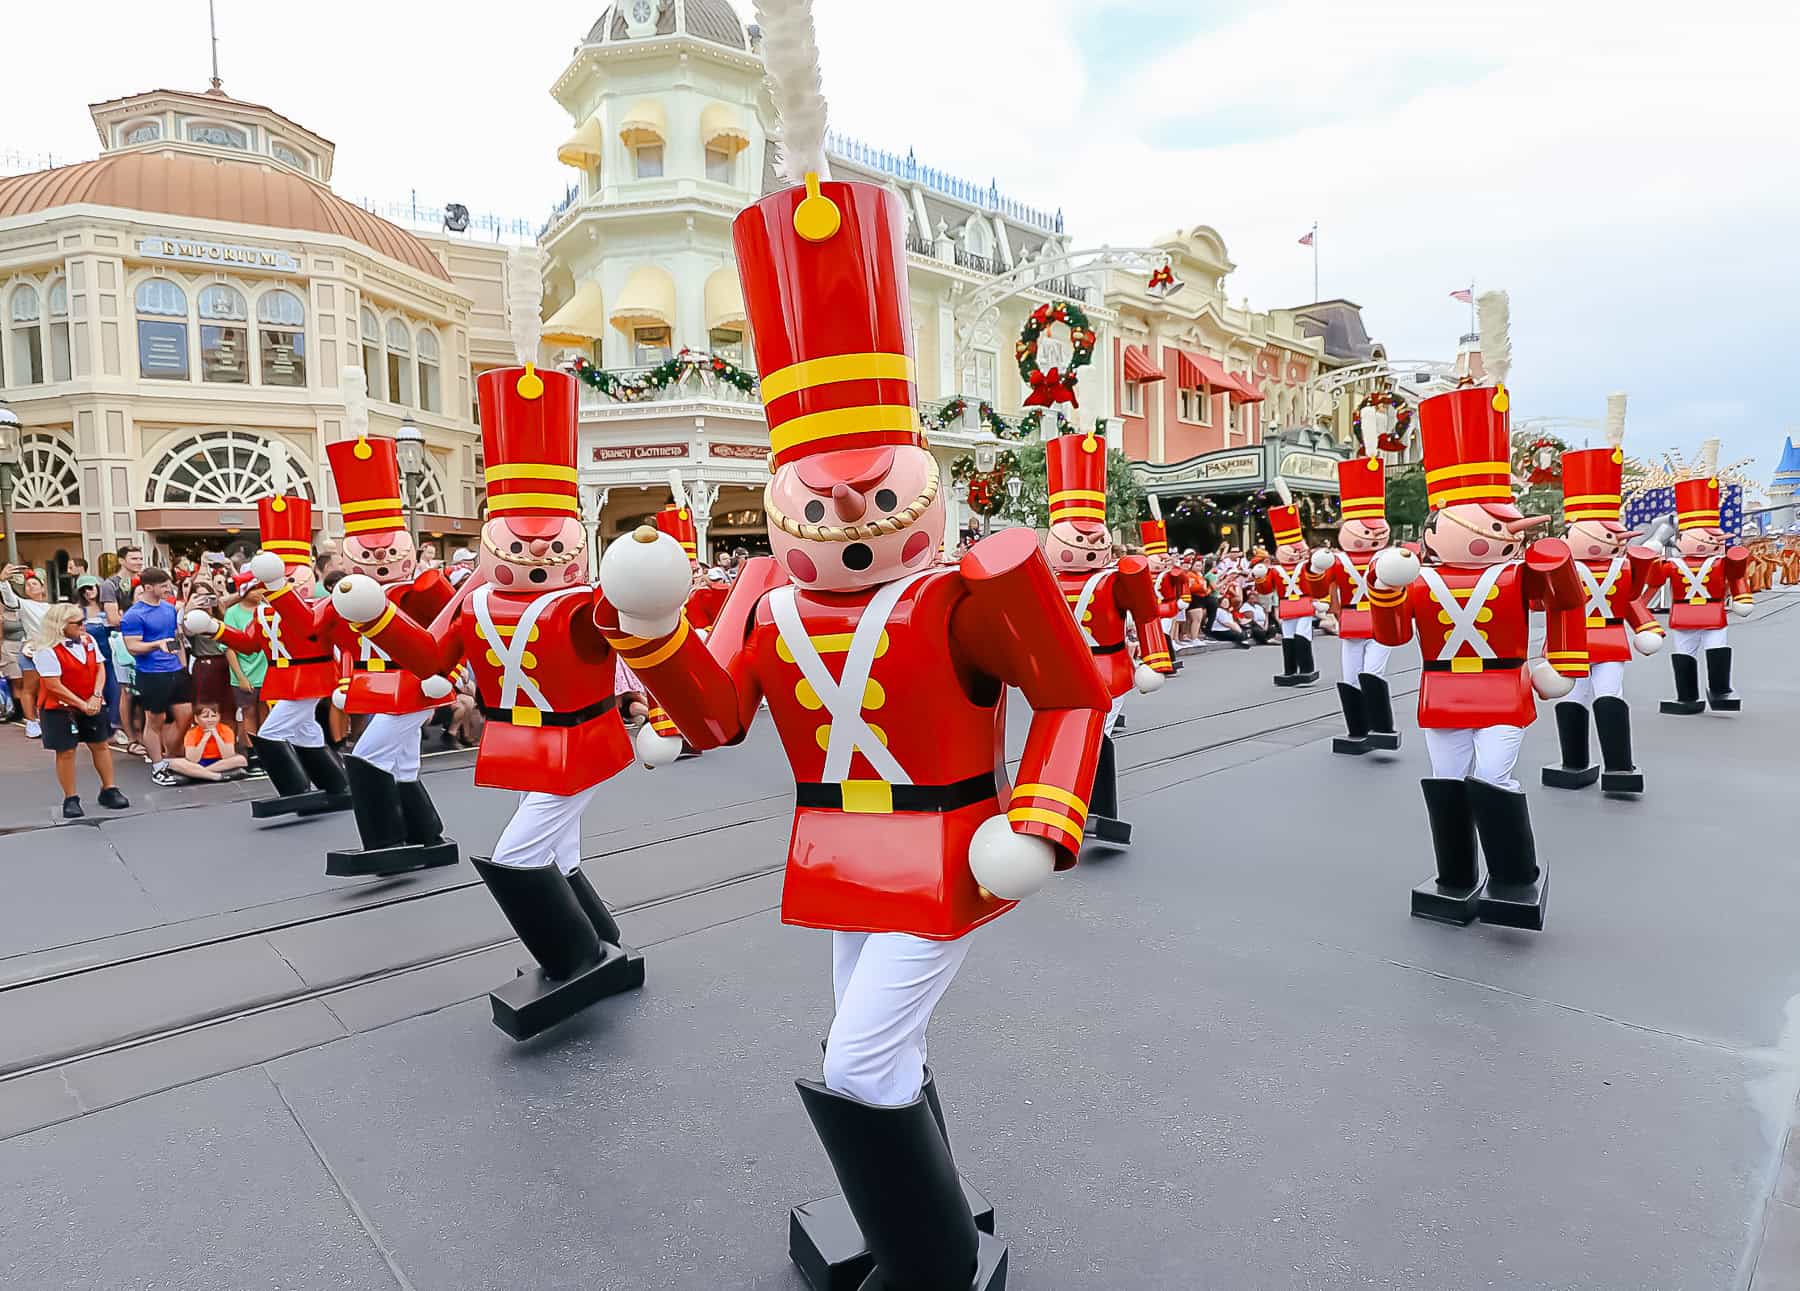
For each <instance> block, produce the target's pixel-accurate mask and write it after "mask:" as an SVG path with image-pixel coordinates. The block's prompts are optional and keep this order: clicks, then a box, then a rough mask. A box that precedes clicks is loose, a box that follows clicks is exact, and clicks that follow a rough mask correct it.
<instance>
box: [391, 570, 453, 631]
mask: <svg viewBox="0 0 1800 1291" xmlns="http://www.w3.org/2000/svg"><path fill="white" fill-rule="evenodd" d="M391 599H392V600H394V601H396V602H397V603H398V604H400V605H402V606H404V607H405V609H406V612H407V613H408V614H410V615H412V616H413V618H414V619H416V620H419V621H422V622H430V621H432V620H435V619H436V618H437V616H438V615H439V614H440V613H442V612H443V609H444V607H445V606H446V605H448V604H450V602H451V601H453V600H455V599H456V589H455V588H454V587H452V586H450V580H449V579H447V578H445V577H444V575H443V572H442V571H440V570H436V569H427V570H425V571H424V572H423V573H421V574H420V575H419V576H418V577H417V578H415V579H413V581H412V582H411V583H409V584H407V586H405V587H403V588H401V589H400V590H399V591H398V592H397V593H395V595H394V596H393V597H392V598H391Z"/></svg>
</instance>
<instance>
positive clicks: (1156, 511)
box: [1150, 493, 1162, 520]
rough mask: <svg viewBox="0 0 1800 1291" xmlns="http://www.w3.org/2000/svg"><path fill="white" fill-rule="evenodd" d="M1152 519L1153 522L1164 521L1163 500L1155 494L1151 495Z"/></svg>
mask: <svg viewBox="0 0 1800 1291" xmlns="http://www.w3.org/2000/svg"><path fill="white" fill-rule="evenodd" d="M1150 518H1151V519H1152V520H1160V519H1162V499H1161V498H1159V497H1157V496H1156V494H1154V493H1152V494H1151V495H1150Z"/></svg>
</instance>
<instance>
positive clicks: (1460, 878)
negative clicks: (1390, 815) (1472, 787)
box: [1412, 776, 1481, 924]
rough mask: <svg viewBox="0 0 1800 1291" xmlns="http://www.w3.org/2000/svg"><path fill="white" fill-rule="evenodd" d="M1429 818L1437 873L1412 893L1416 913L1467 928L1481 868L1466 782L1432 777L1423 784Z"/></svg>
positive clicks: (1422, 782)
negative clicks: (1476, 854) (1478, 860)
mask: <svg viewBox="0 0 1800 1291" xmlns="http://www.w3.org/2000/svg"><path fill="white" fill-rule="evenodd" d="M1419 786H1420V788H1422V789H1424V791H1425V816H1426V818H1427V819H1428V820H1429V821H1430V822H1431V850H1432V852H1433V853H1434V854H1435V855H1436V858H1437V875H1436V877H1435V878H1430V879H1426V880H1425V882H1423V883H1421V884H1419V886H1418V887H1416V888H1414V889H1413V890H1412V912H1413V914H1415V915H1417V916H1418V917H1419V918H1421V919H1435V920H1437V921H1438V922H1439V923H1454V924H1467V923H1470V922H1472V921H1473V920H1474V918H1475V900H1476V893H1477V892H1479V891H1480V890H1481V869H1480V866H1479V864H1478V862H1477V861H1476V858H1475V818H1474V816H1473V815H1472V814H1471V813H1470V809H1469V787H1468V784H1467V783H1466V782H1465V781H1462V780H1451V779H1447V778H1443V777H1438V776H1433V777H1431V778H1429V779H1425V780H1421V781H1419Z"/></svg>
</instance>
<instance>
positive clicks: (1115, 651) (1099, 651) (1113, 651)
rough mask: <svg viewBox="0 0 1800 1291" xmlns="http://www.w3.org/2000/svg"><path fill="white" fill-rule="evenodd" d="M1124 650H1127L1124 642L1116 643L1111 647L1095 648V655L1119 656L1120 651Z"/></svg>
mask: <svg viewBox="0 0 1800 1291" xmlns="http://www.w3.org/2000/svg"><path fill="white" fill-rule="evenodd" d="M1124 648H1125V643H1124V642H1123V641H1115V642H1113V643H1112V644H1111V645H1106V646H1103V645H1097V646H1095V647H1094V653H1095V654H1118V653H1119V651H1121V650H1123V649H1124Z"/></svg>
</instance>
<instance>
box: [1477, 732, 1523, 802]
mask: <svg viewBox="0 0 1800 1291" xmlns="http://www.w3.org/2000/svg"><path fill="white" fill-rule="evenodd" d="M1474 736H1475V769H1474V770H1473V771H1471V772H1470V773H1469V774H1471V775H1472V776H1474V777H1475V778H1476V779H1477V780H1486V781H1487V782H1488V783H1489V784H1491V785H1495V786H1497V787H1499V788H1501V789H1517V788H1518V787H1519V782H1518V781H1517V780H1515V779H1514V778H1513V767H1514V766H1516V765H1518V761H1519V746H1520V745H1522V744H1523V743H1524V742H1525V728H1524V727H1523V726H1481V727H1477V728H1476V729H1475V731H1474Z"/></svg>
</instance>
